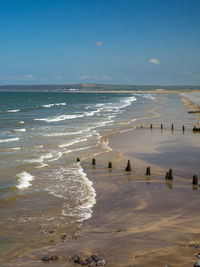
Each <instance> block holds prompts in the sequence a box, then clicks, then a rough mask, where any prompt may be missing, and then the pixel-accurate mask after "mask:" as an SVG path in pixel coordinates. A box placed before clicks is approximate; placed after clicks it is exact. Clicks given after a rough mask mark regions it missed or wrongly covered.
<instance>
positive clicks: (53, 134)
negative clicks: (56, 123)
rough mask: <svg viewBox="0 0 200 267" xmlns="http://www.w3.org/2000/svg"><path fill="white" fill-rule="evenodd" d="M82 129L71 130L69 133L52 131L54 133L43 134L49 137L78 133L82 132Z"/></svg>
mask: <svg viewBox="0 0 200 267" xmlns="http://www.w3.org/2000/svg"><path fill="white" fill-rule="evenodd" d="M82 133H83V132H82V131H77V132H69V133H52V134H44V135H43V136H47V137H53V136H67V135H76V134H82Z"/></svg>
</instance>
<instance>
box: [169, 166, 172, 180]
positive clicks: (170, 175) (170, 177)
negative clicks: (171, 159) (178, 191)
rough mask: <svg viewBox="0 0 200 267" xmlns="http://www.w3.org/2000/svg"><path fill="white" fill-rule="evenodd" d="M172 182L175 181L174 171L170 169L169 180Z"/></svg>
mask: <svg viewBox="0 0 200 267" xmlns="http://www.w3.org/2000/svg"><path fill="white" fill-rule="evenodd" d="M168 179H170V180H173V170H172V169H169V178H168Z"/></svg>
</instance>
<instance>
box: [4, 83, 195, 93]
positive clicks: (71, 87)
mask: <svg viewBox="0 0 200 267" xmlns="http://www.w3.org/2000/svg"><path fill="white" fill-rule="evenodd" d="M156 89H164V90H181V91H182V90H200V86H196V85H194V86H191V85H173V86H171V85H170V86H161V85H112V84H90V83H88V84H38V85H2V86H0V92H3V91H10V92H12V91H16V92H20V91H21V92H68V91H83V92H84V91H140V90H141V91H149V90H156Z"/></svg>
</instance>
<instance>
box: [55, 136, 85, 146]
mask: <svg viewBox="0 0 200 267" xmlns="http://www.w3.org/2000/svg"><path fill="white" fill-rule="evenodd" d="M86 141H87V138H83V139H80V138H78V139H76V140H74V141H72V142H68V143H66V144H62V145H59V147H61V148H63V147H68V146H72V145H74V144H77V143H80V142H86Z"/></svg>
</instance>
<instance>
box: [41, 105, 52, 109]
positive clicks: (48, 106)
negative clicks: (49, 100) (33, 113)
mask: <svg viewBox="0 0 200 267" xmlns="http://www.w3.org/2000/svg"><path fill="white" fill-rule="evenodd" d="M53 106H54V104H46V105H41V107H43V108H50V107H53Z"/></svg>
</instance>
